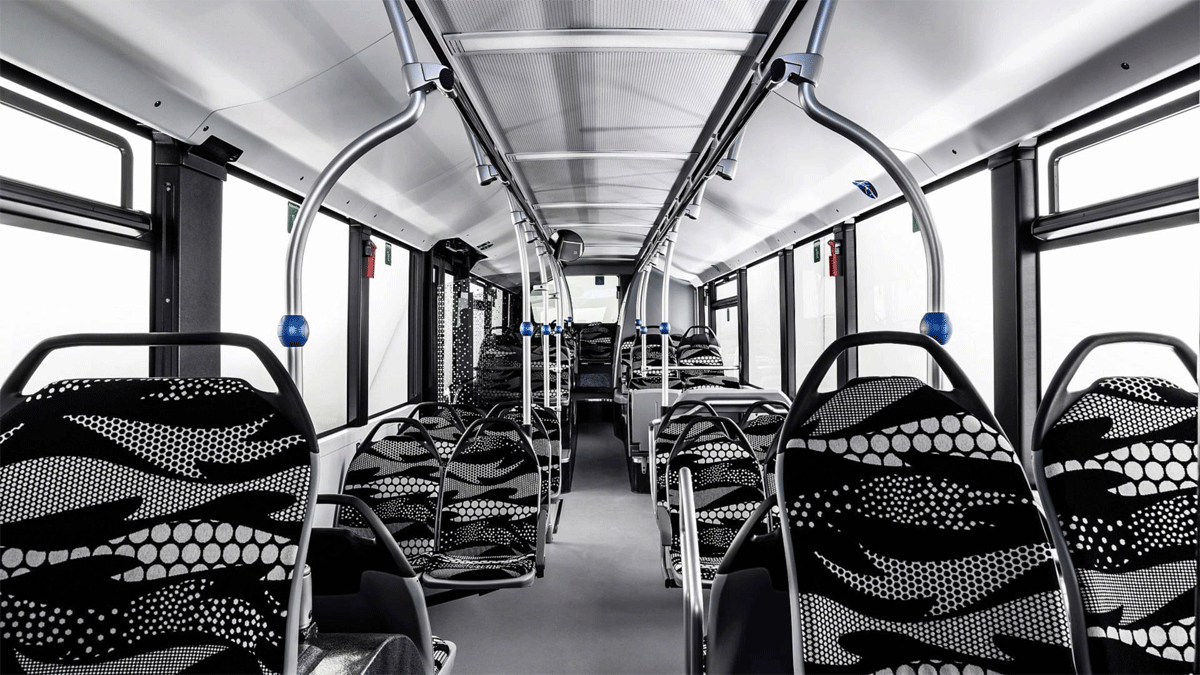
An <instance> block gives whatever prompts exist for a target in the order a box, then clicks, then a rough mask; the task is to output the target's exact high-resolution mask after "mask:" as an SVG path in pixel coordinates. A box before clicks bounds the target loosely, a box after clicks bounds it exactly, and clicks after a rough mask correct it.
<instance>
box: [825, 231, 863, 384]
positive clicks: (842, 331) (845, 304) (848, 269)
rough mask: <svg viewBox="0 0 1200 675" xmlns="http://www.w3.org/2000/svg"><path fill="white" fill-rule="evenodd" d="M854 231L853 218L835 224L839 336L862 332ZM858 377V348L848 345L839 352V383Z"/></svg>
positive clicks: (835, 283)
mask: <svg viewBox="0 0 1200 675" xmlns="http://www.w3.org/2000/svg"><path fill="white" fill-rule="evenodd" d="M854 231H855V225H854V221H852V220H851V221H848V222H846V223H842V224H841V225H835V226H834V228H833V240H834V242H836V243H837V246H836V251H837V277H835V278H834V293H835V295H836V301H837V302H836V306H837V317H836V325H837V336H838V337H843V336H846V335H852V334H854V333H857V332H858V264H857V261H856V258H857V256H856V255H855V251H856V244H857V241H856V239H855V236H854ZM826 253H828V252H826ZM856 377H858V350H857V349H847V350H846V351H844V352H842V353H841V355H839V356H838V361H837V381H838V386H839V387H843V386H845V385H846V383H847V382H849V381H850V380H852V379H854V378H856Z"/></svg>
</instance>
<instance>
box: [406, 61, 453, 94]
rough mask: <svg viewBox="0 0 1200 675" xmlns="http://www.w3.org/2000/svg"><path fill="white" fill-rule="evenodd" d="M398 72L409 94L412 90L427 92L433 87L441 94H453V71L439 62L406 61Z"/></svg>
mask: <svg viewBox="0 0 1200 675" xmlns="http://www.w3.org/2000/svg"><path fill="white" fill-rule="evenodd" d="M400 72H401V73H403V75H404V83H405V84H406V85H407V86H408V93H410V94H411V93H413V92H414V91H423V92H426V93H428V92H431V91H433V90H434V89H437V90H439V91H441V92H442V93H443V94H447V95H451V96H452V95H453V94H454V84H455V82H454V71H452V70H450V69H449V68H447V67H446V66H443V65H442V64H440V63H406V64H404V66H403V67H402V68H401V69H400Z"/></svg>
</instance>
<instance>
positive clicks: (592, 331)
mask: <svg viewBox="0 0 1200 675" xmlns="http://www.w3.org/2000/svg"><path fill="white" fill-rule="evenodd" d="M616 333H617V324H615V323H600V322H593V323H589V324H587V325H585V326H580V327H579V358H580V359H582V360H584V361H603V362H607V363H612V355H613V342H614V341H615V340H616Z"/></svg>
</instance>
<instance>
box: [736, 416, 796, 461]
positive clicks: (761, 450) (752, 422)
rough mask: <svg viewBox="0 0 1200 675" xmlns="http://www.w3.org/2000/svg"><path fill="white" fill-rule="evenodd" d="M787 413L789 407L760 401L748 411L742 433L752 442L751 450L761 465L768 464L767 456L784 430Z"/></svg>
mask: <svg viewBox="0 0 1200 675" xmlns="http://www.w3.org/2000/svg"><path fill="white" fill-rule="evenodd" d="M787 411H788V409H787V406H784V405H782V404H780V403H775V402H774V401H760V402H758V403H755V404H754V405H752V406H750V407H749V408H747V409H746V414H745V421H744V422H742V433H744V434H746V440H748V441H750V449H751V450H753V451H754V456H755V457H757V458H758V461H759V463H764V462H766V459H767V454H768V453H770V452H771V446H772V445H774V444H775V439H776V438H777V437H778V436H779V431H780V430H781V429H782V428H783V421H784V420H785V419H787Z"/></svg>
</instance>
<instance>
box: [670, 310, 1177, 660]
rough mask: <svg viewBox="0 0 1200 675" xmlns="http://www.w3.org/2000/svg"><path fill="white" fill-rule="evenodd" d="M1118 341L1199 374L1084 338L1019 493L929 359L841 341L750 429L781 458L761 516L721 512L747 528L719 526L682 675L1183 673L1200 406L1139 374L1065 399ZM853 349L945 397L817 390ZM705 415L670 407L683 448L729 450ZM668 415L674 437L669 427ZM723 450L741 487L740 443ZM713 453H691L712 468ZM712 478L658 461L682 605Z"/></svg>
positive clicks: (998, 449) (951, 376) (986, 418)
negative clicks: (774, 515)
mask: <svg viewBox="0 0 1200 675" xmlns="http://www.w3.org/2000/svg"><path fill="white" fill-rule="evenodd" d="M1116 342H1142V343H1147V342H1148V343H1157V344H1162V345H1167V346H1169V347H1170V348H1172V349H1173V350H1174V351H1175V353H1176V354H1177V355H1179V357H1180V359H1181V360H1182V361H1183V363H1184V364H1185V366H1186V367H1187V368H1188V371H1189V372H1190V373H1193V374H1194V373H1196V357H1195V355H1194V353H1193V352H1191V350H1190V349H1188V348H1187V347H1186V346H1185V345H1184V344H1183V343H1181V342H1179V341H1178V340H1175V339H1174V338H1168V337H1164V336H1157V335H1150V334H1108V335H1103V336H1095V337H1093V338H1089V339H1088V340H1085V341H1084V342H1083V343H1082V344H1081V345H1080V346H1079V347H1077V348H1076V350H1075V351H1074V352H1072V354H1071V355H1070V356H1069V357H1068V360H1067V362H1066V363H1064V365H1063V367H1062V368H1061V369H1060V371H1059V373H1058V375H1056V377H1055V379H1054V381H1053V382H1051V384H1050V387H1049V389H1048V391H1047V393H1046V396H1045V398H1044V400H1043V403H1042V406H1041V409H1040V410H1039V414H1038V419H1037V422H1036V424H1035V429H1034V446H1033V450H1034V454H1033V459H1034V461H1033V466H1034V468H1035V472H1034V474H1033V478H1032V479H1030V478H1029V477H1028V475H1027V473H1026V471H1025V470H1024V468H1023V466H1022V463H1021V461H1020V459H1019V458H1018V456H1017V454H1016V453H1015V451H1014V449H1013V446H1012V445H1011V444H1010V443H1009V441H1008V439H1007V438H1006V437H1005V435H1004V433H1003V431H1002V429H1001V428H1000V425H999V423H998V422H997V421H996V419H995V417H994V416H993V415H992V413H991V412H990V410H989V409H988V407H987V405H986V404H985V403H984V402H983V400H982V399H981V397H980V396H979V395H978V393H977V392H976V391H975V389H974V388H973V387H972V385H971V384H970V382H969V380H968V379H967V378H966V377H965V375H964V374H963V372H962V371H961V369H960V368H959V367H958V366H957V364H955V363H954V361H953V359H951V358H950V356H949V355H948V354H947V353H946V352H945V350H944V349H942V348H941V347H940V346H939V345H937V344H936V343H934V342H933V341H932V340H929V339H928V338H925V337H924V336H921V335H917V334H908V333H864V334H858V335H852V336H848V337H845V338H842V339H839V340H837V341H836V342H835V343H834V344H833V345H831V346H830V347H829V349H827V350H826V351H825V353H824V354H822V356H821V357H820V358H819V359H818V360H817V362H816V364H815V365H814V367H813V369H812V370H811V371H810V373H809V375H808V377H807V378H806V379H805V381H804V383H803V385H802V386H801V388H800V390H799V391H798V393H797V395H796V398H795V402H794V403H793V405H792V406H791V409H790V411H789V412H788V413H787V415H786V417H785V418H784V419H783V420H782V422H780V421H779V420H778V419H766V418H767V415H759V416H758V417H760V418H763V422H762V425H763V431H769V430H770V429H771V428H777V429H779V433H778V435H777V437H776V441H775V443H774V446H773V449H774V454H775V455H776V457H775V459H774V461H773V462H769V463H768V468H767V472H766V475H765V476H764V483H763V493H764V496H765V498H764V499H763V500H762V502H761V503H760V504H759V506H758V508H756V509H754V510H753V511H752V512H751V513H748V514H747V509H746V508H745V507H744V504H745V503H747V501H746V500H744V499H741V498H738V499H734V500H732V502H731V503H728V504H724V505H723V506H728V507H729V508H731V509H733V510H736V511H737V512H738V515H739V516H742V515H745V516H746V517H745V518H744V519H743V520H742V526H741V528H740V530H738V531H737V533H736V535H733V536H732V537H731V536H730V534H729V532H730V530H731V528H730V527H729V525H728V524H722V527H723V530H722V534H721V535H720V536H719V537H718V538H717V540H719V541H720V542H721V543H724V544H726V545H727V551H726V553H725V554H724V555H723V556H722V557H721V559H720V562H719V564H717V566H716V570H715V574H714V575H713V579H712V582H711V587H712V591H711V595H710V603H709V604H710V606H709V608H708V611H707V617H706V618H705V617H702V616H696V615H694V614H693V617H692V618H693V621H692V623H691V625H693V626H696V627H697V628H696V630H698V631H701V632H702V633H703V634H702V635H697V634H695V633H692V634H690V635H689V640H688V642H687V644H688V645H689V651H688V654H687V655H688V663H689V668H690V671H691V672H700V670H701V669H702V668H703V669H705V670H706V672H709V673H733V672H739V673H741V672H890V673H901V672H905V673H908V672H913V673H915V672H937V673H975V672H979V673H982V672H998V673H1027V672H1041V673H1046V672H1055V673H1059V672H1063V673H1065V672H1081V673H1090V672H1106V673H1108V672H1111V673H1186V672H1194V670H1195V667H1196V636H1195V621H1196V614H1197V610H1196V603H1197V594H1196V567H1197V557H1198V553H1197V543H1198V542H1197V528H1196V522H1197V521H1196V514H1197V501H1198V498H1197V483H1198V482H1200V481H1197V459H1196V450H1197V444H1196V438H1197V417H1196V415H1197V397H1196V394H1195V393H1192V392H1189V391H1186V390H1184V389H1181V388H1179V387H1178V386H1176V385H1174V384H1172V383H1170V382H1168V381H1165V380H1161V379H1156V378H1148V377H1110V378H1104V379H1101V380H1099V381H1097V382H1096V383H1094V384H1093V385H1091V386H1090V387H1088V388H1087V389H1085V390H1083V391H1079V392H1069V391H1068V384H1069V383H1070V380H1071V378H1072V377H1073V375H1074V373H1075V372H1076V370H1077V369H1078V367H1079V364H1080V362H1082V361H1083V359H1084V358H1086V356H1087V355H1088V353H1090V352H1091V351H1092V350H1093V349H1094V348H1095V347H1097V346H1100V345H1105V344H1112V343H1116ZM869 344H902V345H909V346H913V347H918V348H922V349H925V350H926V351H927V352H929V354H930V355H931V357H932V358H933V359H934V360H935V362H936V363H937V364H938V367H939V368H941V370H942V371H943V372H944V373H945V374H946V376H947V378H948V380H949V382H950V388H949V389H947V390H942V389H934V388H931V387H929V386H928V385H926V384H925V383H923V382H921V381H920V380H917V379H915V378H911V377H860V378H856V379H854V380H851V381H849V382H847V383H846V384H845V385H843V386H842V387H840V388H838V389H837V390H835V391H833V392H825V393H822V392H818V386H819V384H820V382H821V380H822V379H823V377H824V375H825V373H826V371H827V370H828V369H829V368H830V367H831V366H832V364H833V363H834V362H835V360H836V358H837V356H838V354H840V353H841V352H842V351H844V350H846V349H851V348H856V347H859V346H864V345H869ZM708 412H710V411H707V410H704V409H703V406H697V405H695V404H691V407H689V408H677V409H676V410H673V411H672V413H679V414H680V417H686V416H688V414H696V413H700V414H701V416H700V417H696V418H695V419H693V420H692V421H691V422H689V423H688V424H689V425H691V426H692V430H691V431H688V430H687V429H686V428H684V429H680V431H679V433H680V434H681V435H682V436H687V435H689V434H690V435H692V436H693V437H694V438H693V440H692V441H691V442H692V443H699V444H700V445H702V446H704V445H706V444H708V443H710V441H714V440H717V438H716V437H714V438H712V439H704V438H703V436H704V434H706V433H709V432H708V431H704V430H701V431H699V432H698V433H697V432H696V427H698V426H703V425H704V424H706V422H705V421H704V420H706V419H708V420H710V422H709V423H711V424H712V426H713V427H714V428H715V427H718V426H720V427H721V428H722V430H721V432H720V434H719V436H721V437H722V438H721V439H720V440H719V441H718V443H720V444H727V443H728V438H729V437H730V436H734V434H732V429H731V428H730V425H728V424H726V423H716V422H711V416H709V415H706V414H704V413H708ZM672 417H674V415H672ZM664 420H665V421H664V423H663V427H664V428H667V427H671V428H678V426H677V425H678V418H676V419H675V420H673V421H672V420H666V418H665V417H664ZM747 426H748V425H747ZM743 435H744V434H743ZM765 435H767V434H764V436H765ZM738 440H739V443H738V445H740V446H741V450H740V454H741V455H742V457H743V459H742V462H743V466H744V467H745V470H744V471H745V472H746V473H747V475H748V472H749V468H750V464H749V462H748V461H746V459H747V458H746V456H745V455H746V453H745V450H746V449H748V448H749V446H750V443H749V438H748V437H747V438H745V440H744V442H742V441H741V439H738ZM678 443H679V442H678V441H676V445H674V446H673V448H672V451H671V453H672V456H674V457H678V456H679V453H677V452H676V451H678V450H682V449H683V448H684V447H685V446H684V445H679V444H678ZM716 449H717V446H712V445H708V446H707V452H708V453H709V456H710V457H711V456H712V453H713V451H714V450H716ZM734 466H736V465H734ZM673 469H674V472H673ZM711 470H712V465H711V464H709V463H705V462H695V463H692V464H690V465H687V464H680V465H678V466H673V465H672V463H671V458H670V457H669V458H668V461H667V464H666V471H667V474H668V475H667V478H666V481H664V483H665V487H666V489H667V493H668V506H669V504H670V497H669V495H670V492H671V485H672V482H671V481H672V480H677V481H678V489H677V492H678V495H679V497H678V503H679V504H680V509H679V515H678V519H679V525H678V528H677V529H676V531H677V532H678V537H679V538H680V539H681V540H682V541H680V545H679V548H680V551H681V553H686V554H687V555H686V556H684V558H685V559H683V560H681V561H680V562H681V564H680V566H679V567H680V568H681V577H682V578H681V579H680V583H681V584H682V585H683V586H684V589H685V593H686V594H688V596H689V597H690V598H699V597H700V595H699V594H700V588H701V584H702V581H704V580H706V579H704V577H705V576H706V575H705V573H704V571H703V570H704V569H705V567H706V566H705V565H704V562H705V561H704V558H705V547H706V546H708V545H710V544H711V543H712V541H711V540H706V539H704V538H701V537H702V536H704V535H703V533H705V532H706V531H710V530H712V528H713V526H714V522H715V521H714V519H713V517H712V514H711V511H710V510H711V506H710V505H711V496H710V495H709V494H707V493H708V491H709V489H710V486H712V485H713V483H712V482H711V481H709V480H708V479H706V478H704V474H705V472H707V471H711ZM727 471H728V470H727ZM772 474H773V475H774V478H775V480H776V481H777V492H776V493H775V494H768V493H769V488H768V484H769V483H768V482H767V481H769V480H770V476H771V475H772ZM672 476H674V477H672ZM1031 483H1033V484H1034V485H1035V486H1036V489H1031ZM658 496H661V495H656V498H657V497H658ZM774 505H778V506H779V507H780V509H779V527H777V528H774V529H772V528H771V527H770V524H769V523H770V520H771V519H770V517H769V513H770V509H771V508H772V506H774ZM706 509H707V511H706ZM763 521H767V522H766V523H764V522H763ZM712 564H713V562H712V561H709V565H708V566H707V567H709V568H710V569H711V566H712ZM689 602H691V600H689V601H687V602H685V606H691V607H697V606H699V605H698V603H695V602H691V604H690V605H689ZM704 645H707V646H706V648H705V647H704Z"/></svg>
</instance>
